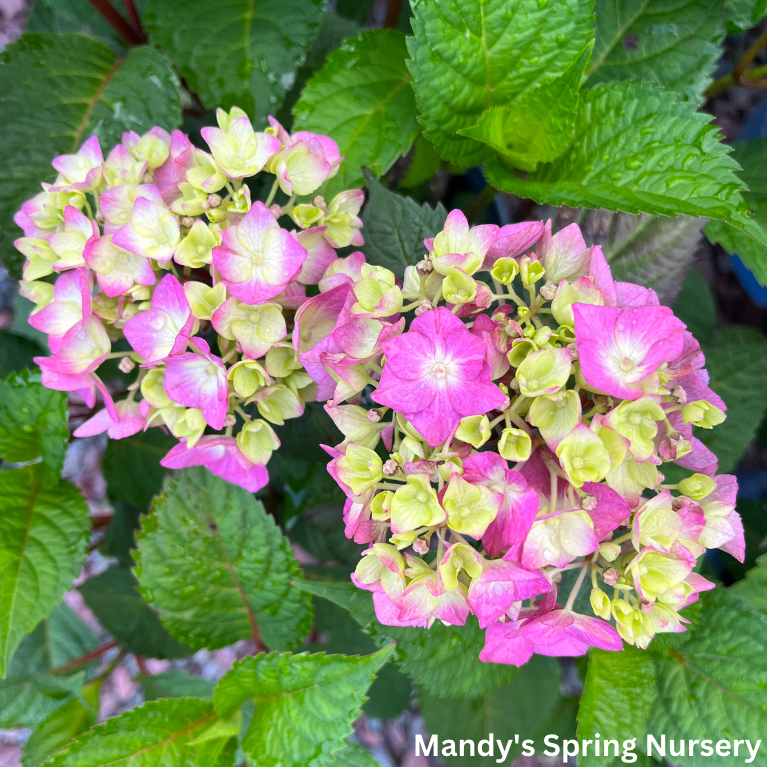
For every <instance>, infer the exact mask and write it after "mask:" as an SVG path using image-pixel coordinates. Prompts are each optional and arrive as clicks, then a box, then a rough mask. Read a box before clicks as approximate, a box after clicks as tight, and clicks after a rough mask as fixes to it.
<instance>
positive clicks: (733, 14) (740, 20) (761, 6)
mask: <svg viewBox="0 0 767 767" xmlns="http://www.w3.org/2000/svg"><path fill="white" fill-rule="evenodd" d="M724 10H725V13H726V17H727V31H728V32H730V34H738V33H740V32H745V31H746V30H748V29H751V27H755V26H756V25H757V24H758V23H759V22H760V21H761V20H762V19H763V18H764V17H765V16H767V0H724Z"/></svg>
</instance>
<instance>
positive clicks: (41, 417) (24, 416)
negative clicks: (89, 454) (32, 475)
mask: <svg viewBox="0 0 767 767" xmlns="http://www.w3.org/2000/svg"><path fill="white" fill-rule="evenodd" d="M68 442H69V429H68V428H67V395H66V393H64V392H59V391H53V390H51V389H46V388H45V387H44V386H43V385H42V384H41V383H40V374H39V373H30V372H29V371H26V370H25V371H23V372H21V373H19V374H16V373H12V374H11V375H9V376H8V377H7V378H6V379H5V380H4V381H0V458H4V459H5V460H6V461H12V462H14V463H25V462H27V461H32V460H34V459H35V458H38V457H40V456H42V459H43V463H42V480H43V484H45V485H46V486H47V487H50V486H51V485H55V484H56V482H58V479H59V477H60V476H61V467H62V466H63V465H64V454H65V453H66V451H67V444H68Z"/></svg>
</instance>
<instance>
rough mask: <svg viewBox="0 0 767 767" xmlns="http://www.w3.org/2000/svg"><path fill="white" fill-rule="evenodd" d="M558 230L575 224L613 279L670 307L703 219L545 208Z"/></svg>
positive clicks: (690, 258)
mask: <svg viewBox="0 0 767 767" xmlns="http://www.w3.org/2000/svg"><path fill="white" fill-rule="evenodd" d="M547 215H551V217H552V218H553V219H554V226H555V228H556V229H559V228H561V227H563V226H567V225H568V224H571V223H573V222H575V223H577V224H578V225H579V226H580V228H581V232H583V237H584V239H585V240H586V242H587V244H589V245H599V246H600V247H601V248H602V250H603V251H604V254H605V258H606V259H607V260H608V262H609V263H610V269H611V270H612V273H613V277H614V278H615V279H616V280H622V281H624V282H636V283H638V284H640V285H643V286H645V287H648V288H652V289H653V290H655V292H656V293H657V294H658V297H659V298H660V300H661V303H664V304H670V303H672V302H673V300H674V298H675V297H676V295H677V293H678V292H679V289H680V287H681V281H682V279H683V278H684V274H685V272H686V271H687V270H688V269H689V268H690V265H691V264H692V262H693V259H694V257H695V252H696V251H697V249H698V247H699V244H700V229H701V226H703V220H702V219H699V218H690V217H688V216H676V217H675V218H668V217H666V216H650V215H648V214H646V213H640V214H638V215H632V214H631V213H611V212H610V211H607V210H586V209H583V208H581V209H580V210H577V211H573V210H571V209H570V208H561V209H559V210H555V209H549V210H547Z"/></svg>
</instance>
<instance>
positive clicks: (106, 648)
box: [49, 642, 120, 674]
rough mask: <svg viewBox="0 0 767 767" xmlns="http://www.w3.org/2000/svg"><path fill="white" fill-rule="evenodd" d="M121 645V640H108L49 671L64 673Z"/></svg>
mask: <svg viewBox="0 0 767 767" xmlns="http://www.w3.org/2000/svg"><path fill="white" fill-rule="evenodd" d="M119 646H120V643H119V642H107V643H106V644H103V645H101V647H97V648H96V649H95V650H91V651H90V652H87V653H85V655H81V656H80V657H79V658H75V659H74V660H70V661H69V662H68V663H64V664H63V665H61V666H57V667H56V668H54V669H51V670H50V672H49V673H51V674H63V673H65V672H67V671H71V670H72V669H74V668H78V667H79V666H84V665H86V664H88V663H90V662H91V661H92V660H96V658H100V657H101V656H102V655H103V654H104V653H105V652H109V651H110V650H112V649H114V648H115V647H119Z"/></svg>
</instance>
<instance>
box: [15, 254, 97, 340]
mask: <svg viewBox="0 0 767 767" xmlns="http://www.w3.org/2000/svg"><path fill="white" fill-rule="evenodd" d="M92 291H93V287H92V285H91V282H90V278H89V275H88V272H87V271H86V270H85V269H72V270H71V271H68V272H64V273H63V274H62V275H61V276H60V277H59V278H58V279H57V280H56V284H55V285H54V287H53V301H51V302H50V303H48V304H46V305H45V306H44V307H43V308H42V309H39V310H38V311H35V312H33V313H32V314H31V315H30V317H29V324H30V325H31V326H32V327H33V328H36V329H37V330H39V331H41V332H42V333H45V334H46V335H47V336H48V346H50V349H51V351H52V352H55V351H56V350H57V349H58V348H59V346H60V345H61V340H62V339H63V338H64V336H65V335H66V334H67V332H68V331H69V330H71V329H72V328H73V327H74V326H75V325H77V324H78V323H79V322H83V321H86V322H87V320H88V319H90V316H91V293H92Z"/></svg>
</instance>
